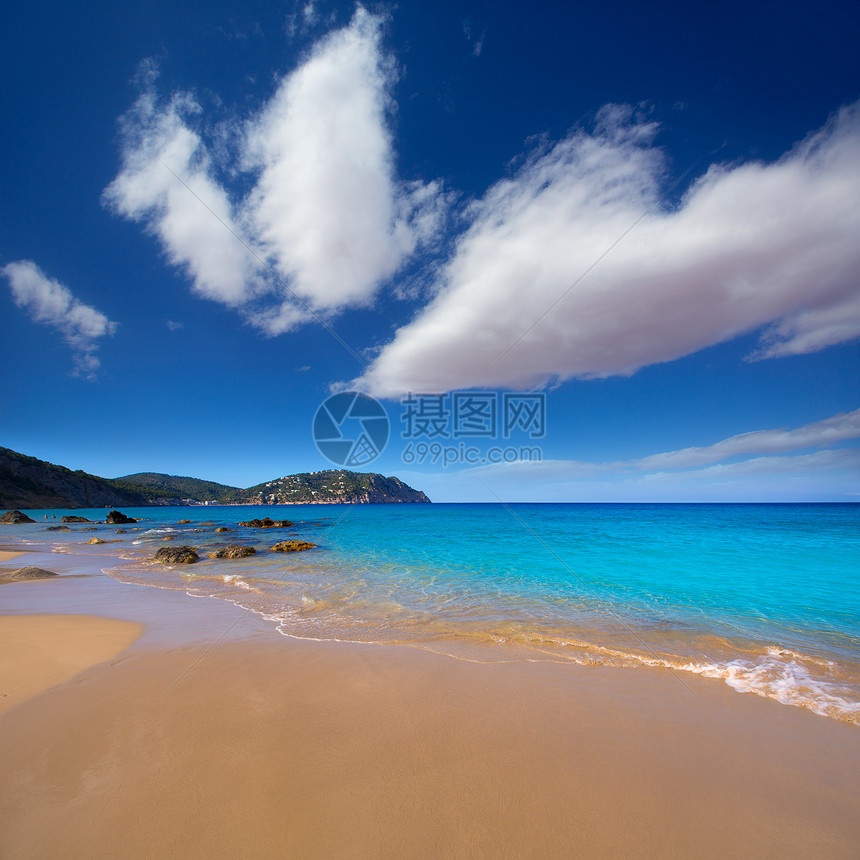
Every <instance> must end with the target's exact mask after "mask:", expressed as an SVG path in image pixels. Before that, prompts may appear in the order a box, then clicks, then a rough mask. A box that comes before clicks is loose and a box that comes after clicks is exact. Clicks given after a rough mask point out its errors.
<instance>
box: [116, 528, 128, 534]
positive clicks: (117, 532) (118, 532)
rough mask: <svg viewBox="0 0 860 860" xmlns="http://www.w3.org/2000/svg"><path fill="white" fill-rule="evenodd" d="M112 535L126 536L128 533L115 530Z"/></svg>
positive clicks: (123, 530) (122, 530)
mask: <svg viewBox="0 0 860 860" xmlns="http://www.w3.org/2000/svg"><path fill="white" fill-rule="evenodd" d="M114 534H115V535H127V534H128V532H127V531H126V530H125V529H117V530H116V531H115V532H114Z"/></svg>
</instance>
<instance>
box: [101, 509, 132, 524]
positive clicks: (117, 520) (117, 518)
mask: <svg viewBox="0 0 860 860" xmlns="http://www.w3.org/2000/svg"><path fill="white" fill-rule="evenodd" d="M105 522H106V523H107V524H108V525H109V526H125V525H129V524H130V523H136V522H137V520H136V519H135V518H134V517H127V516H126V515H125V514H121V513H120V512H119V511H111V512H110V513H109V514H108V515H107V516H106V517H105Z"/></svg>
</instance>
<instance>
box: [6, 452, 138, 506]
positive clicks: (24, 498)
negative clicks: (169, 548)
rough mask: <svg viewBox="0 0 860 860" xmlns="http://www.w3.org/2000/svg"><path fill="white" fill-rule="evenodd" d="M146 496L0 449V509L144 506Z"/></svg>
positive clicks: (80, 473)
mask: <svg viewBox="0 0 860 860" xmlns="http://www.w3.org/2000/svg"><path fill="white" fill-rule="evenodd" d="M146 504H150V502H149V500H148V498H147V496H146V495H144V494H141V493H140V492H138V491H135V490H131V489H124V488H122V487H117V486H115V485H114V484H113V483H112V482H111V481H108V480H105V479H104V478H99V477H97V476H96V475H90V474H87V473H86V472H82V471H77V472H73V471H72V470H71V469H67V468H66V467H65V466H55V465H54V464H53V463H46V462H45V461H44V460H38V459H36V457H28V456H26V455H25V454H19V453H18V452H17V451H11V450H10V449H9V448H0V507H3V508H103V507H105V506H106V505H110V506H111V507H117V506H118V505H133V506H137V505H146Z"/></svg>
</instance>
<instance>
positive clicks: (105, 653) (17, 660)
mask: <svg viewBox="0 0 860 860" xmlns="http://www.w3.org/2000/svg"><path fill="white" fill-rule="evenodd" d="M142 632H143V625H142V624H134V623H132V622H130V621H115V620H113V619H109V618H96V617H92V616H86V615H19V616H14V615H12V616H8V615H7V616H0V655H2V659H0V714H2V713H4V712H5V711H8V710H10V709H11V708H13V707H14V706H15V705H17V704H19V703H20V702H23V701H26V700H27V699H30V698H32V697H33V696H35V695H36V694H37V693H41V692H42V691H44V690H49V689H51V688H52V687H56V686H58V685H60V684H63V683H65V682H66V681H69V680H70V679H71V678H74V677H75V675H77V674H78V673H80V672H82V671H83V670H84V669H88V668H89V667H91V666H95V665H97V664H99V663H103V662H105V661H106V660H110V659H111V658H112V657H115V656H116V655H117V654H119V653H120V652H122V651H124V650H125V649H126V648H128V647H129V646H130V645H131V644H132V643H133V642H134V641H135V640H136V639H137V638H138V637H139V636H140V634H141V633H142Z"/></svg>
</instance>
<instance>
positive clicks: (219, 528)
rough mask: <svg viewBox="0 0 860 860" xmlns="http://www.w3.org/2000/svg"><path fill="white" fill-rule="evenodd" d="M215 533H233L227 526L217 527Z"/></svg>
mask: <svg viewBox="0 0 860 860" xmlns="http://www.w3.org/2000/svg"><path fill="white" fill-rule="evenodd" d="M215 531H216V532H231V531H233V529H228V528H227V526H218V528H217V529H215Z"/></svg>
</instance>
